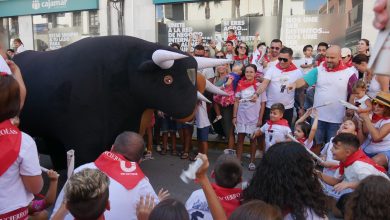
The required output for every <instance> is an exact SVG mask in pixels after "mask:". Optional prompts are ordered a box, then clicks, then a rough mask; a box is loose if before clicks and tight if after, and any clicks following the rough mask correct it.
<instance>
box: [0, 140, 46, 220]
mask: <svg viewBox="0 0 390 220" xmlns="http://www.w3.org/2000/svg"><path fill="white" fill-rule="evenodd" d="M41 173H42V171H41V166H40V165H39V158H38V151H37V146H36V144H35V141H34V140H33V139H32V138H31V137H30V136H29V135H28V134H26V133H23V132H22V143H21V146H20V152H19V156H18V158H17V159H16V161H15V162H14V163H13V164H12V165H11V166H10V167H9V168H8V170H7V171H5V173H4V174H3V175H1V176H0V214H4V213H7V212H10V211H13V210H16V209H19V208H22V207H26V206H27V205H28V204H29V203H30V202H31V201H32V200H33V199H34V195H33V194H32V193H30V192H29V191H27V189H26V188H25V187H24V184H23V181H22V178H21V177H20V175H23V176H39V175H41Z"/></svg>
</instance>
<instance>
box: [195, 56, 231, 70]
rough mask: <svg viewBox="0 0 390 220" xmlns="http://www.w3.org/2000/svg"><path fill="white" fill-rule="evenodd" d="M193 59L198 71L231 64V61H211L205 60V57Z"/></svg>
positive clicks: (210, 59) (209, 59)
mask: <svg viewBox="0 0 390 220" xmlns="http://www.w3.org/2000/svg"><path fill="white" fill-rule="evenodd" d="M194 58H195V60H196V62H198V69H203V68H210V67H215V66H220V65H224V64H227V63H231V62H232V61H231V60H228V59H213V58H206V57H194Z"/></svg>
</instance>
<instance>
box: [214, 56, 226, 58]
mask: <svg viewBox="0 0 390 220" xmlns="http://www.w3.org/2000/svg"><path fill="white" fill-rule="evenodd" d="M215 58H217V59H223V58H225V56H215Z"/></svg>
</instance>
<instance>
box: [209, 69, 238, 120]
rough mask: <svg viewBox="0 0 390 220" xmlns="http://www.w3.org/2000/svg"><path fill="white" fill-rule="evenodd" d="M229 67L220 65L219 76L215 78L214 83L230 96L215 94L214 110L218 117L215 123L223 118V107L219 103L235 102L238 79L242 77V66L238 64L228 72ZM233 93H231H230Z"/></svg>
mask: <svg viewBox="0 0 390 220" xmlns="http://www.w3.org/2000/svg"><path fill="white" fill-rule="evenodd" d="M227 73H228V72H227V67H226V66H218V67H217V77H216V78H215V80H214V85H216V86H218V87H220V88H221V89H222V90H224V91H225V92H227V93H228V94H229V96H221V95H215V96H214V104H213V107H214V111H215V114H216V115H217V117H216V118H215V119H214V121H213V123H216V122H217V121H219V120H221V119H222V115H221V109H220V107H219V104H218V103H221V104H222V106H223V105H224V103H226V104H227V103H229V104H233V103H234V97H233V94H234V92H235V91H236V88H237V84H238V81H239V80H240V78H241V74H242V66H241V65H236V66H234V67H233V72H231V73H229V74H227ZM230 94H231V95H230Z"/></svg>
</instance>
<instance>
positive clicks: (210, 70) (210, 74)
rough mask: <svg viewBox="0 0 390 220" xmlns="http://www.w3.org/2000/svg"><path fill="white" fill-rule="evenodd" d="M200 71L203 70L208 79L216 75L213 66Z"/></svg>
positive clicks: (200, 70) (201, 70)
mask: <svg viewBox="0 0 390 220" xmlns="http://www.w3.org/2000/svg"><path fill="white" fill-rule="evenodd" d="M199 72H201V73H202V74H203V76H204V77H205V78H206V79H212V78H214V77H215V73H214V70H213V68H204V69H199Z"/></svg>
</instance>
